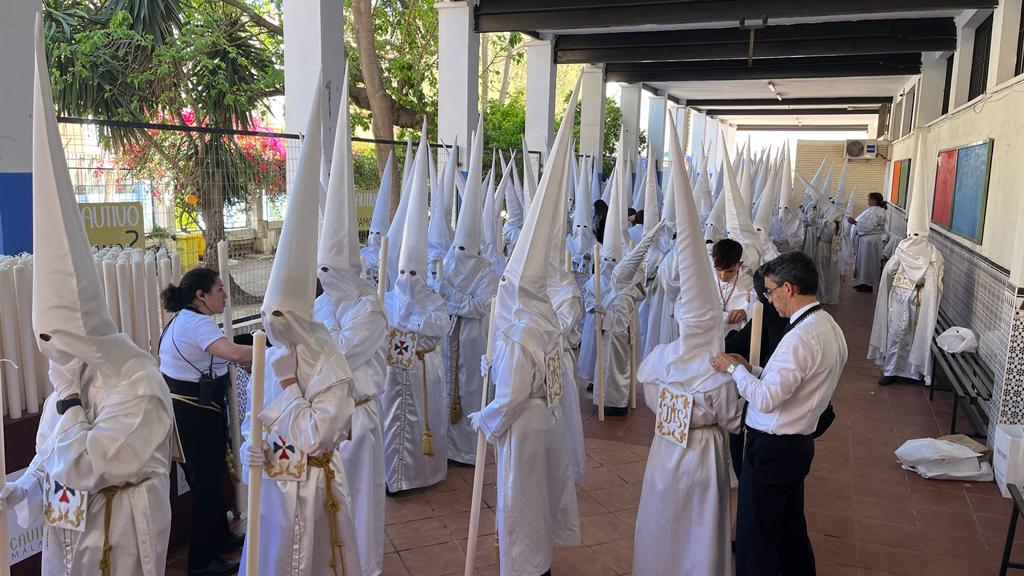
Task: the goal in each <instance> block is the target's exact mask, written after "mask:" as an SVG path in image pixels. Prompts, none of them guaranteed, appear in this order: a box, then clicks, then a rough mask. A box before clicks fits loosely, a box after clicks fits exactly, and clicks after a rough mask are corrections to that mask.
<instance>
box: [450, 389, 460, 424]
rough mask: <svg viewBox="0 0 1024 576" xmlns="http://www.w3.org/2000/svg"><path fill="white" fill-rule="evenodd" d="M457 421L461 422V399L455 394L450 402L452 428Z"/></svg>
mask: <svg viewBox="0 0 1024 576" xmlns="http://www.w3.org/2000/svg"><path fill="white" fill-rule="evenodd" d="M459 420H462V399H461V398H459V396H458V394H456V396H455V398H454V399H453V400H452V410H451V422H452V426H454V425H456V424H458V423H459Z"/></svg>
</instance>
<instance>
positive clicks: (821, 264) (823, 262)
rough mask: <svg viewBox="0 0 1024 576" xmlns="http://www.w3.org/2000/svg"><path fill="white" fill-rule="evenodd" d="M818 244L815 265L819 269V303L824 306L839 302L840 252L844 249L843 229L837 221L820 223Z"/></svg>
mask: <svg viewBox="0 0 1024 576" xmlns="http://www.w3.org/2000/svg"><path fill="white" fill-rule="evenodd" d="M817 230H818V244H817V246H816V248H815V252H814V263H815V265H817V267H818V301H819V302H821V303H822V304H837V303H838V302H839V286H840V281H839V272H840V266H841V263H840V250H841V249H842V237H841V236H840V234H841V233H842V227H841V226H840V225H839V222H838V220H837V221H826V220H823V221H822V222H819V223H818V229H817Z"/></svg>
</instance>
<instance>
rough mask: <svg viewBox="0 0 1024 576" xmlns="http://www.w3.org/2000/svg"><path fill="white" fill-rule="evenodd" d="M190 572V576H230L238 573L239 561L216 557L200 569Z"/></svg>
mask: <svg viewBox="0 0 1024 576" xmlns="http://www.w3.org/2000/svg"><path fill="white" fill-rule="evenodd" d="M188 574H189V576H228V575H230V574H238V562H236V561H234V560H224V559H223V558H214V559H213V562H210V563H209V564H207V565H206V566H204V567H202V568H200V569H198V570H189V571H188Z"/></svg>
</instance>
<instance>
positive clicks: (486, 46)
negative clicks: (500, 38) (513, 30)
mask: <svg viewBox="0 0 1024 576" xmlns="http://www.w3.org/2000/svg"><path fill="white" fill-rule="evenodd" d="M490 48H491V38H490V36H488V35H487V34H486V33H481V34H480V65H481V66H483V68H484V71H483V73H482V74H480V109H482V110H487V99H488V98H490V97H491V62H490V60H491V50H490Z"/></svg>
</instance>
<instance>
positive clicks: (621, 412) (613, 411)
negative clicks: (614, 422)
mask: <svg viewBox="0 0 1024 576" xmlns="http://www.w3.org/2000/svg"><path fill="white" fill-rule="evenodd" d="M604 415H605V416H625V415H626V407H625V406H622V407H621V408H620V407H617V406H605V407H604Z"/></svg>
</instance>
